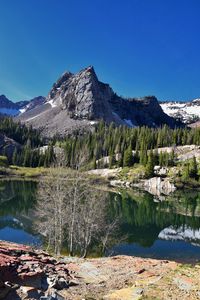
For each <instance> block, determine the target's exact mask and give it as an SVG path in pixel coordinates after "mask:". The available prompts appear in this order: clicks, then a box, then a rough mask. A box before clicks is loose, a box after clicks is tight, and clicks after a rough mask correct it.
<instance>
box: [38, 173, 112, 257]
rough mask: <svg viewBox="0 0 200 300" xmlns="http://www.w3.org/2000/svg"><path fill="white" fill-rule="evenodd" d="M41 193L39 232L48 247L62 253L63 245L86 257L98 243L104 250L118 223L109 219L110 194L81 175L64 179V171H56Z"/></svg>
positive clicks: (39, 192)
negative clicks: (93, 186)
mask: <svg viewBox="0 0 200 300" xmlns="http://www.w3.org/2000/svg"><path fill="white" fill-rule="evenodd" d="M52 172H53V173H52V174H51V175H52V176H50V177H49V179H48V180H46V181H44V182H42V183H41V184H40V186H39V190H38V204H37V222H36V226H37V230H39V231H40V233H42V234H43V235H45V237H46V242H47V248H50V249H52V250H53V251H54V252H55V253H56V254H59V253H60V251H61V249H62V246H63V244H64V243H65V245H67V249H68V252H69V253H70V254H71V255H74V254H77V253H79V254H80V255H81V256H84V257H85V256H86V255H87V253H88V249H89V247H93V246H94V247H95V246H96V245H97V244H98V245H99V247H101V248H102V250H103V251H104V250H105V248H106V245H107V244H108V243H109V241H110V236H111V233H112V232H113V230H114V229H115V228H116V222H115V220H114V221H111V220H110V219H109V218H107V213H106V211H107V201H106V194H105V193H104V192H101V191H99V190H97V189H94V188H92V187H91V186H90V182H89V181H88V180H87V179H86V178H84V177H83V175H82V174H81V173H79V172H75V173H73V174H72V175H71V176H70V174H69V175H68V177H67V178H65V180H63V176H62V169H60V170H56V171H55V170H54V171H52Z"/></svg>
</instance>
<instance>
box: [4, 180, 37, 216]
mask: <svg viewBox="0 0 200 300" xmlns="http://www.w3.org/2000/svg"><path fill="white" fill-rule="evenodd" d="M36 187H37V185H36V183H35V182H32V181H16V180H11V181H0V215H1V216H5V215H16V214H17V213H27V212H28V210H29V209H30V208H33V207H34V204H35V202H36Z"/></svg>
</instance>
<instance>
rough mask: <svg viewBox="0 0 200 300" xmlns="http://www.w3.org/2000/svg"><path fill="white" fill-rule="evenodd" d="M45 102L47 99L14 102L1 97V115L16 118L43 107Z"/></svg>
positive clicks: (40, 97) (38, 98) (3, 96)
mask: <svg viewBox="0 0 200 300" xmlns="http://www.w3.org/2000/svg"><path fill="white" fill-rule="evenodd" d="M44 101H45V97H42V96H39V97H35V98H33V99H31V100H24V101H19V102H16V103H15V102H13V101H11V100H9V99H8V98H7V97H6V96H5V95H0V114H2V115H7V116H16V115H19V114H21V113H24V112H26V111H28V110H30V109H33V108H35V107H36V106H38V105H41V104H42V103H43V102H44Z"/></svg>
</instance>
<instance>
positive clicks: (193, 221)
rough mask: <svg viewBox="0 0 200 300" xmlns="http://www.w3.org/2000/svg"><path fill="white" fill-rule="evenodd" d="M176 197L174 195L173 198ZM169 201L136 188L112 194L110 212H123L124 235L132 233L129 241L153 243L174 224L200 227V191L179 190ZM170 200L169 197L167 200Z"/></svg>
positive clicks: (122, 233)
mask: <svg viewBox="0 0 200 300" xmlns="http://www.w3.org/2000/svg"><path fill="white" fill-rule="evenodd" d="M170 197H172V199H171V198H170ZM170 197H167V198H166V201H163V202H154V201H153V196H152V195H150V194H149V193H143V192H141V193H140V192H138V191H135V192H134V191H132V192H131V193H127V192H125V191H123V190H122V191H121V192H120V194H113V193H111V194H110V202H109V203H110V204H109V207H110V215H111V216H112V218H115V217H118V216H120V219H121V226H120V235H121V236H123V235H124V234H128V239H127V242H130V243H131V242H136V243H139V244H140V245H142V246H148V247H149V246H151V245H153V243H154V242H155V240H156V239H157V237H158V235H159V233H160V231H161V230H162V229H164V228H166V227H168V226H170V225H173V226H174V227H175V228H176V227H177V228H178V227H180V226H182V227H183V228H184V227H185V226H188V227H190V228H192V229H199V228H200V217H199V214H198V215H196V214H197V212H198V211H199V209H200V193H198V192H196V193H194V192H193V193H183V192H182V191H178V192H176V193H175V194H172V196H170ZM167 200H168V201H167Z"/></svg>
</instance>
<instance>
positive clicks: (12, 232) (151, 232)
mask: <svg viewBox="0 0 200 300" xmlns="http://www.w3.org/2000/svg"><path fill="white" fill-rule="evenodd" d="M36 192H37V184H36V183H35V182H30V181H1V182H0V239H1V240H7V241H13V242H17V243H23V244H31V245H33V244H34V245H38V246H40V245H42V243H43V239H42V236H41V235H40V233H38V232H37V227H36V226H35V225H34V218H35V210H36V207H37V199H36ZM107 213H108V218H110V219H112V220H114V219H115V218H117V219H119V225H118V229H117V231H116V232H115V233H114V235H113V239H112V246H110V248H109V249H107V251H106V255H116V254H125V255H134V256H143V257H153V258H161V259H175V260H177V261H185V262H194V261H198V260H200V192H182V191H181V192H175V193H174V194H172V195H171V196H168V197H166V198H165V201H162V202H160V201H158V200H157V199H154V197H153V196H152V195H150V194H149V193H145V192H140V191H137V190H135V191H134V190H131V191H129V192H127V191H125V190H120V191H119V192H118V193H108V211H107ZM97 248H98V245H96V248H95V247H94V248H93V250H91V251H96V252H97V253H98V250H97ZM94 249H96V250H94ZM91 254H92V255H93V254H94V253H92V252H91Z"/></svg>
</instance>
